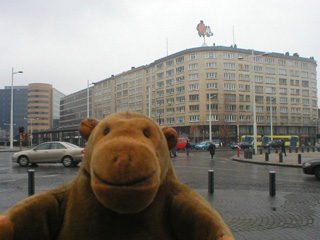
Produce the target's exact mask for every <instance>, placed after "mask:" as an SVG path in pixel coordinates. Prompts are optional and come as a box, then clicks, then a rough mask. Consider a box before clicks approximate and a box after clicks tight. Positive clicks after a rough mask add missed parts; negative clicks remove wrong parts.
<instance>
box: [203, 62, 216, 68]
mask: <svg viewBox="0 0 320 240" xmlns="http://www.w3.org/2000/svg"><path fill="white" fill-rule="evenodd" d="M206 68H207V69H215V68H218V64H217V63H216V62H207V63H206Z"/></svg>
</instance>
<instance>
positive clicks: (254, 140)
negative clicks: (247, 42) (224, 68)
mask: <svg viewBox="0 0 320 240" xmlns="http://www.w3.org/2000/svg"><path fill="white" fill-rule="evenodd" d="M268 54H269V53H267V52H265V53H262V54H259V55H254V50H253V49H252V50H251V78H252V88H253V89H252V96H253V101H252V105H253V143H254V153H255V154H256V153H257V149H258V147H257V141H258V139H257V138H258V137H257V110H256V86H255V80H254V66H253V64H254V57H260V56H265V55H268ZM238 59H243V57H239V58H238Z"/></svg>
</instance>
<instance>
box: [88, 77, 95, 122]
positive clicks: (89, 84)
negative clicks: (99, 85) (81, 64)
mask: <svg viewBox="0 0 320 240" xmlns="http://www.w3.org/2000/svg"><path fill="white" fill-rule="evenodd" d="M91 85H94V83H89V80H87V118H89V117H90V101H89V98H90V94H89V87H90V86H91Z"/></svg>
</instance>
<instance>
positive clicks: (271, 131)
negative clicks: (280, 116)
mask: <svg viewBox="0 0 320 240" xmlns="http://www.w3.org/2000/svg"><path fill="white" fill-rule="evenodd" d="M272 99H274V98H273V97H270V137H271V141H273V129H272Z"/></svg>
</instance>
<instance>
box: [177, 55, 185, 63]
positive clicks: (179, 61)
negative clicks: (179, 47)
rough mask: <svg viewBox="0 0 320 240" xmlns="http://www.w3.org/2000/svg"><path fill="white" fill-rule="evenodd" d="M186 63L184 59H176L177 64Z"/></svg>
mask: <svg viewBox="0 0 320 240" xmlns="http://www.w3.org/2000/svg"><path fill="white" fill-rule="evenodd" d="M183 62H184V57H183V56H182V57H178V58H176V64H179V63H183Z"/></svg>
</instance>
